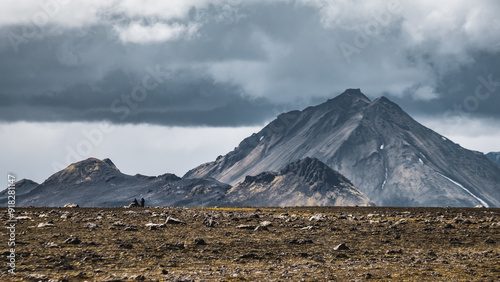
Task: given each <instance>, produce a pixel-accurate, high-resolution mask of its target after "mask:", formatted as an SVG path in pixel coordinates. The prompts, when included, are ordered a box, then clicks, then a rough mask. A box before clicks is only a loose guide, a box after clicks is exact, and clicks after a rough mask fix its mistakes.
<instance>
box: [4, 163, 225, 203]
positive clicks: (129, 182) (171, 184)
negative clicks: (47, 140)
mask: <svg viewBox="0 0 500 282" xmlns="http://www.w3.org/2000/svg"><path fill="white" fill-rule="evenodd" d="M22 181H24V182H23V183H29V185H31V186H29V191H28V192H27V193H23V195H22V197H16V205H17V206H63V205H65V204H67V203H75V204H78V205H80V206H83V207H116V206H124V205H128V204H129V203H130V202H131V201H132V200H133V199H134V198H137V199H140V198H144V199H145V200H146V205H148V206H157V205H161V206H202V205H213V203H212V202H214V203H215V202H216V201H217V200H218V198H220V197H221V196H223V195H224V194H225V193H226V192H227V191H228V190H229V189H230V188H231V186H230V185H227V184H224V183H220V182H219V181H217V180H215V179H211V178H202V179H184V180H183V179H181V178H179V177H178V176H176V175H174V174H168V173H167V174H164V175H160V176H156V177H155V176H144V175H140V174H136V175H135V176H131V175H127V174H123V173H121V172H120V170H118V168H116V166H115V165H114V164H113V162H112V161H111V160H110V159H104V160H99V159H96V158H89V159H86V160H83V161H80V162H77V163H74V164H71V165H70V166H68V167H67V168H65V169H63V170H61V171H59V172H57V173H55V174H53V175H52V176H50V177H49V178H48V179H47V180H45V181H44V182H43V183H42V184H40V185H38V184H36V183H34V182H32V181H31V182H30V181H29V180H21V181H19V182H22ZM24 185H25V186H27V185H28V184H24ZM27 187H28V186H27ZM17 189H18V187H17V186H16V190H17ZM26 190H28V189H26ZM2 193H5V190H4V191H3V192H2ZM19 196H20V195H19ZM2 199H3V198H2ZM0 204H2V205H5V203H3V202H0Z"/></svg>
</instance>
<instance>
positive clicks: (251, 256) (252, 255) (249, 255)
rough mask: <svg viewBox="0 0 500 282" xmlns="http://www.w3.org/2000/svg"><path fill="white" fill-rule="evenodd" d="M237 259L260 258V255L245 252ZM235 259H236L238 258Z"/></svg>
mask: <svg viewBox="0 0 500 282" xmlns="http://www.w3.org/2000/svg"><path fill="white" fill-rule="evenodd" d="M238 259H260V257H259V256H258V255H256V254H254V253H246V254H243V255H241V256H239V257H238ZM238 259H236V260H238Z"/></svg>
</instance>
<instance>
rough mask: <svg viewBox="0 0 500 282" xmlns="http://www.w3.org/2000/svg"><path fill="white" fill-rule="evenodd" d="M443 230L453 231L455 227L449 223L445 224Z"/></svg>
mask: <svg viewBox="0 0 500 282" xmlns="http://www.w3.org/2000/svg"><path fill="white" fill-rule="evenodd" d="M443 228H444V229H453V228H455V226H453V225H452V224H451V223H446V224H445V225H444V226H443Z"/></svg>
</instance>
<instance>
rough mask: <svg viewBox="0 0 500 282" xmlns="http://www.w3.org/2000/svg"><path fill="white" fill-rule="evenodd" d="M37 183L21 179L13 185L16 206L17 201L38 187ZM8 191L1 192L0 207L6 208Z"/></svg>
mask: <svg viewBox="0 0 500 282" xmlns="http://www.w3.org/2000/svg"><path fill="white" fill-rule="evenodd" d="M38 185H39V184H38V183H36V182H35V181H33V180H29V179H21V180H19V181H17V182H16V183H14V187H15V191H16V195H15V197H16V204H18V201H19V199H22V198H24V196H25V195H26V194H28V193H29V192H31V190H33V189H35V188H36V187H38ZM7 194H8V189H5V190H2V191H1V192H0V206H7V201H8V195H7Z"/></svg>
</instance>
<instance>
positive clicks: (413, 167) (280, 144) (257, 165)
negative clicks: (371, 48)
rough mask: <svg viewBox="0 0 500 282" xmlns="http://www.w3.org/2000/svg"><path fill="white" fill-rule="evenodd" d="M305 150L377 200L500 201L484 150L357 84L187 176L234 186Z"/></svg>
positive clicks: (498, 173)
mask: <svg viewBox="0 0 500 282" xmlns="http://www.w3.org/2000/svg"><path fill="white" fill-rule="evenodd" d="M304 157H315V158H318V159H319V160H321V161H322V162H324V163H326V164H327V165H328V166H329V167H331V168H332V169H334V170H336V171H339V172H340V173H342V174H343V175H345V176H346V177H347V178H348V179H350V180H351V181H352V182H353V183H354V184H355V186H356V187H358V188H359V189H360V190H361V191H362V192H363V193H364V194H365V195H366V196H368V197H369V198H370V199H372V200H373V201H374V202H375V203H376V204H377V205H382V206H387V205H391V206H392V205H395V206H476V205H478V204H482V202H481V201H479V200H477V198H479V199H481V200H482V201H484V202H485V203H488V204H487V205H492V206H500V200H499V199H500V190H499V189H498V186H499V183H500V170H499V168H498V167H496V166H493V165H492V164H491V162H489V161H487V160H486V157H484V156H483V155H482V154H479V153H478V152H473V151H469V150H467V149H464V148H462V147H460V146H459V145H458V144H455V143H453V142H452V141H450V140H448V139H447V138H445V137H444V136H442V135H440V134H438V133H436V132H434V131H432V130H431V129H429V128H426V127H425V126H423V125H421V124H419V123H418V122H417V121H415V120H414V119H413V118H412V117H411V116H409V115H408V114H407V113H406V112H404V110H403V109H401V107H399V106H398V105H397V104H395V103H393V102H392V101H390V100H389V99H388V98H387V97H380V98H377V99H375V100H374V101H370V99H368V98H367V97H366V96H365V95H364V94H362V93H361V91H360V90H359V89H348V90H346V91H345V92H344V93H342V94H341V95H339V96H337V97H335V98H333V99H329V100H327V101H326V102H325V103H323V104H320V105H317V106H312V107H308V108H306V109H304V110H302V111H291V112H288V113H285V114H282V115H280V116H278V117H277V118H276V119H275V120H273V121H271V122H270V123H269V124H268V125H266V126H265V127H264V128H263V129H262V130H261V131H259V132H257V133H255V134H252V135H251V136H249V137H247V138H245V139H244V140H243V141H242V142H241V143H240V144H239V145H238V147H236V148H235V149H234V150H233V151H231V152H229V153H228V154H226V155H225V156H220V157H218V158H217V159H216V160H215V161H214V162H209V163H205V164H202V165H200V166H199V167H196V168H194V169H192V170H190V171H188V172H187V173H186V174H185V175H184V176H183V178H190V177H201V176H210V177H214V178H215V179H218V180H219V181H222V182H225V183H229V184H231V185H235V184H236V183H238V182H239V181H241V180H242V179H243V177H244V176H245V175H256V174H259V173H260V172H263V171H278V170H280V169H282V168H283V167H284V166H285V165H286V164H288V163H291V162H293V161H296V160H298V159H301V158H304ZM450 180H451V181H450ZM457 184H459V185H457Z"/></svg>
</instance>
